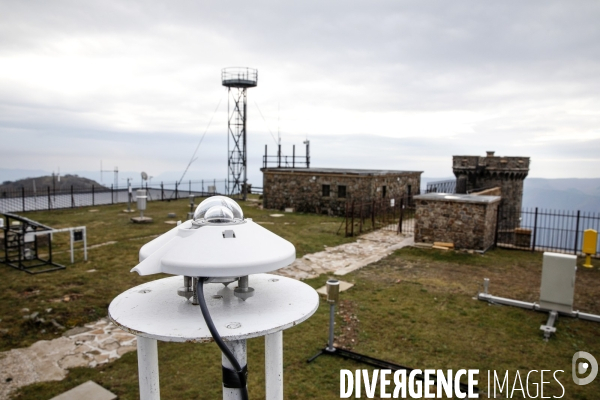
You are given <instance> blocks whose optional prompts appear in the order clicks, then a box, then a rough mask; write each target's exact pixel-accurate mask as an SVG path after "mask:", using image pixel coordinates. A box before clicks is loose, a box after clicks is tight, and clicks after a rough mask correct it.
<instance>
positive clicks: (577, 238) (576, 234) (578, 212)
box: [573, 210, 581, 255]
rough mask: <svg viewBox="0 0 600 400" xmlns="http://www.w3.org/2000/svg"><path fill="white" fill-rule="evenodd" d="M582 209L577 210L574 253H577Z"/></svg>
mask: <svg viewBox="0 0 600 400" xmlns="http://www.w3.org/2000/svg"><path fill="white" fill-rule="evenodd" d="M580 213H581V211H580V210H577V224H576V225H575V244H574V245H573V253H574V254H575V255H577V242H578V241H579V215H580Z"/></svg>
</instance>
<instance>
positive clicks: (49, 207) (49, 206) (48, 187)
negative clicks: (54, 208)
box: [46, 186, 93, 210]
mask: <svg viewBox="0 0 600 400" xmlns="http://www.w3.org/2000/svg"><path fill="white" fill-rule="evenodd" d="M92 188H93V186H92ZM46 189H48V210H50V209H51V205H52V204H51V202H50V186H46Z"/></svg>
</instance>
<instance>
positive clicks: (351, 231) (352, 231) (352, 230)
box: [350, 200, 354, 237]
mask: <svg viewBox="0 0 600 400" xmlns="http://www.w3.org/2000/svg"><path fill="white" fill-rule="evenodd" d="M350 212H351V213H352V227H351V228H350V235H351V236H352V237H354V200H352V209H351V210H350Z"/></svg>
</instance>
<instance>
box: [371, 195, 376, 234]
mask: <svg viewBox="0 0 600 400" xmlns="http://www.w3.org/2000/svg"><path fill="white" fill-rule="evenodd" d="M371 229H372V230H375V200H372V201H371Z"/></svg>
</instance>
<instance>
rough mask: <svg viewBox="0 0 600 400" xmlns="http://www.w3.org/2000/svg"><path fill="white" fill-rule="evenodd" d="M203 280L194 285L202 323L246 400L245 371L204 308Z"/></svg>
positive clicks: (200, 279) (206, 308) (205, 307)
mask: <svg viewBox="0 0 600 400" xmlns="http://www.w3.org/2000/svg"><path fill="white" fill-rule="evenodd" d="M205 280H208V278H198V283H197V285H196V294H197V296H198V304H199V305H200V311H202V316H203V317H204V322H206V326H207V327H208V330H209V331H210V334H211V335H212V337H213V339H214V340H215V343H216V344H217V346H219V349H221V351H222V352H223V354H224V355H225V357H227V359H228V360H229V362H230V363H231V365H232V366H233V368H234V369H235V372H236V373H237V375H238V379H239V380H240V383H241V386H242V387H241V391H242V399H243V400H248V387H247V386H246V374H245V372H246V371H245V369H242V367H241V366H240V363H239V362H238V360H237V359H236V358H235V356H234V355H233V353H232V352H231V350H230V349H229V347H227V345H226V344H225V342H224V341H223V339H221V336H220V335H219V332H218V331H217V328H216V327H215V324H214V323H213V320H212V318H211V317H210V313H209V312H208V307H207V306H206V299H205V298H204V281H205Z"/></svg>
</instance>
